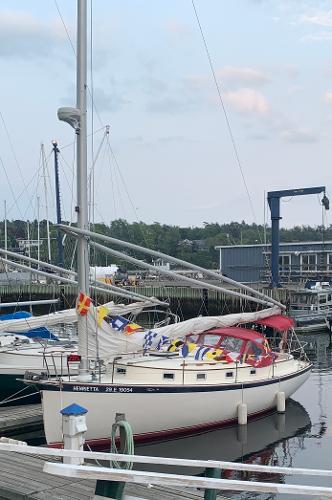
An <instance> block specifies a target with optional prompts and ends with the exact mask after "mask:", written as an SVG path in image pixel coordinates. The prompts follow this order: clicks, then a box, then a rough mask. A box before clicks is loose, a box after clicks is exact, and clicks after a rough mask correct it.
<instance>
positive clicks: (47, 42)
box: [0, 10, 66, 59]
mask: <svg viewBox="0 0 332 500" xmlns="http://www.w3.org/2000/svg"><path fill="white" fill-rule="evenodd" d="M65 41H66V37H65V34H64V30H63V28H62V27H61V25H60V24H59V23H58V22H55V21H49V22H48V23H45V21H43V22H41V21H40V20H39V19H37V18H35V17H33V16H32V15H31V14H30V13H28V12H23V11H10V10H2V11H0V57H11V58H12V57H19V58H22V59H23V58H34V57H43V58H44V57H50V54H53V53H54V52H55V50H56V48H57V46H58V43H59V42H65Z"/></svg>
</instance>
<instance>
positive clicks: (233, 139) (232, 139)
mask: <svg viewBox="0 0 332 500" xmlns="http://www.w3.org/2000/svg"><path fill="white" fill-rule="evenodd" d="M191 3H192V6H193V9H194V13H195V17H196V21H197V24H198V27H199V31H200V34H201V37H202V40H203V44H204V47H205V52H206V55H207V58H208V61H209V65H210V69H211V73H212V77H213V80H214V83H215V86H216V89H217V93H218V96H219V101H220V104H221V107H222V110H223V113H224V116H225V120H226V125H227V129H228V133H229V136H230V139H231V143H232V146H233V151H234V155H235V159H236V163H237V165H238V167H239V170H240V174H241V177H242V181H243V184H244V187H245V190H246V193H247V196H248V200H249V204H250V207H251V211H252V214H253V216H254V219H255V220H256V214H255V209H254V205H253V202H252V198H251V195H250V192H249V188H248V184H247V181H246V178H245V175H244V170H243V167H242V163H241V160H240V155H239V151H238V147H237V144H236V141H235V137H234V134H233V130H232V127H231V123H230V120H229V117H228V113H227V110H226V106H225V103H224V99H223V97H222V92H221V88H220V85H219V83H218V80H217V76H216V72H215V69H214V64H213V62H212V57H211V54H210V50H209V47H208V44H207V41H206V37H205V35H204V31H203V27H202V24H201V21H200V19H199V16H198V12H197V9H196V6H195V1H194V0H191Z"/></svg>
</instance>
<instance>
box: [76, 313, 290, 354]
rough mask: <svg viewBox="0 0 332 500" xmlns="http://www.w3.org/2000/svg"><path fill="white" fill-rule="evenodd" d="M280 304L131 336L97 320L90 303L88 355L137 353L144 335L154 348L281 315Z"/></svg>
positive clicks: (140, 348)
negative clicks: (208, 332)
mask: <svg viewBox="0 0 332 500" xmlns="http://www.w3.org/2000/svg"><path fill="white" fill-rule="evenodd" d="M280 313H281V310H280V308H279V307H276V306H274V307H271V308H268V309H264V310H262V311H257V312H251V313H237V314H227V315H223V316H201V317H196V318H191V319H188V320H186V321H181V322H179V323H174V324H172V325H166V326H162V327H159V328H154V329H153V330H149V331H143V332H136V333H132V334H130V335H128V334H126V333H124V332H123V331H117V330H116V329H114V328H112V327H111V325H109V324H108V323H107V322H106V321H105V320H102V321H101V322H100V321H98V308H96V307H94V306H93V305H91V306H90V308H89V311H88V314H87V315H86V318H87V325H88V356H89V357H90V358H93V359H94V358H96V357H97V356H98V357H99V358H101V359H105V360H106V359H112V358H113V357H114V356H118V355H120V354H124V353H130V352H137V351H139V350H143V349H145V348H146V346H147V338H151V339H152V341H151V342H149V345H148V348H151V349H153V348H156V347H157V345H158V344H159V343H160V342H161V341H162V339H163V338H165V337H167V339H168V340H174V339H184V338H185V337H186V335H188V333H193V334H197V333H202V332H204V331H206V330H210V329H212V328H218V327H221V328H222V327H227V326H234V325H239V324H243V323H251V322H255V321H257V320H258V319H263V318H267V317H270V316H273V315H277V314H280ZM98 323H99V324H98Z"/></svg>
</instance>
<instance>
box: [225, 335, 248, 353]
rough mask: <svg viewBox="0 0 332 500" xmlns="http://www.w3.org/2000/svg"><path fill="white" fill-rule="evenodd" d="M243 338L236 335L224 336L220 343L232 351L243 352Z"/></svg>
mask: <svg viewBox="0 0 332 500" xmlns="http://www.w3.org/2000/svg"><path fill="white" fill-rule="evenodd" d="M242 344H243V340H242V339H237V338H235V337H224V338H223V339H222V341H221V343H220V347H223V348H224V349H227V351H230V352H241V348H242Z"/></svg>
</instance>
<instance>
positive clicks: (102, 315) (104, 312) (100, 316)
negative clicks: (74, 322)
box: [97, 306, 108, 326]
mask: <svg viewBox="0 0 332 500" xmlns="http://www.w3.org/2000/svg"><path fill="white" fill-rule="evenodd" d="M107 314H108V309H107V307H105V306H99V307H98V318H97V324H98V326H100V325H101V324H102V322H103V319H104V318H105V316H107Z"/></svg>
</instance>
